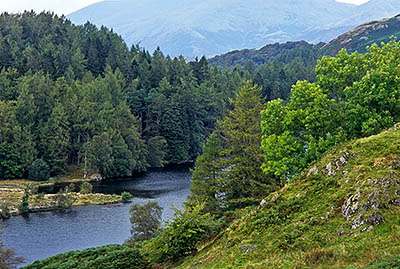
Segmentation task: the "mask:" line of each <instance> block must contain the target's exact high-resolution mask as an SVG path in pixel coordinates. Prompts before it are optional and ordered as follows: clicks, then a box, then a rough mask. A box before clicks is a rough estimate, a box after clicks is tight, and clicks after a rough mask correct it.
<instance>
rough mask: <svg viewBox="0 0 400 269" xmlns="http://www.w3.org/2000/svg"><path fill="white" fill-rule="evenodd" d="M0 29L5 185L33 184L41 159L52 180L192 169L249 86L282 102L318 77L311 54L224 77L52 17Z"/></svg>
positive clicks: (16, 18)
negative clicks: (79, 169) (175, 166)
mask: <svg viewBox="0 0 400 269" xmlns="http://www.w3.org/2000/svg"><path fill="white" fill-rule="evenodd" d="M0 29H1V33H0V68H1V73H0V84H1V87H0V106H1V109H0V121H1V127H0V128H1V133H0V160H1V162H0V163H1V165H0V178H3V179H7V178H21V177H27V176H28V175H29V173H28V172H29V168H30V167H32V164H33V163H34V162H35V160H38V159H40V162H41V163H42V165H48V166H49V169H50V171H51V175H52V176H57V175H60V174H62V173H63V172H64V171H65V169H66V167H68V165H71V164H81V165H83V164H84V167H85V169H84V170H85V171H84V172H85V173H90V172H99V173H100V174H101V175H103V176H104V177H106V178H113V177H125V176H130V175H132V173H136V172H141V171H145V170H146V169H147V168H148V167H161V166H163V165H164V164H166V163H182V162H187V161H192V160H194V159H195V158H196V157H197V156H198V155H199V154H200V153H201V150H202V149H201V148H202V145H203V144H204V142H205V139H206V138H207V137H208V136H209V135H210V133H212V131H213V130H214V129H215V126H216V122H217V120H219V119H222V118H223V116H225V115H226V112H227V110H228V109H229V108H230V104H229V102H228V100H229V98H233V97H234V96H235V93H236V92H237V90H238V89H239V88H240V85H241V84H242V81H243V80H245V79H246V80H247V79H253V80H254V81H255V82H256V83H258V84H259V85H260V86H262V88H263V93H262V94H263V95H264V96H267V98H269V99H272V98H277V97H280V98H283V99H286V98H287V96H288V94H289V91H290V86H291V84H293V83H294V82H295V81H296V80H297V79H310V80H312V79H313V77H314V71H313V67H312V66H313V64H312V63H313V62H315V61H316V60H315V58H314V57H312V56H310V54H307V55H306V56H304V55H303V54H302V53H298V55H291V54H286V56H285V55H284V56H282V57H281V58H280V59H279V60H275V61H274V62H271V63H267V64H265V65H261V66H257V67H256V66H255V65H254V64H252V63H248V64H246V65H245V66H244V67H243V68H241V67H240V66H237V67H236V68H233V69H230V70H227V71H221V70H220V69H219V68H217V67H209V66H208V63H207V60H206V58H204V57H202V58H201V59H200V60H198V59H196V60H194V61H191V62H187V61H186V60H185V59H184V58H183V57H180V58H170V57H168V56H164V55H163V53H162V52H161V50H159V49H157V50H156V51H154V53H153V54H150V53H149V52H147V51H145V50H144V49H141V48H139V47H138V46H133V47H132V48H130V49H128V48H127V46H126V45H125V43H124V42H123V41H122V39H121V37H120V36H118V35H117V34H115V33H113V31H112V30H108V29H107V28H105V27H102V28H100V29H97V28H96V27H95V26H94V25H92V24H90V23H86V24H85V25H83V26H74V25H72V24H71V23H70V21H68V20H66V19H65V18H63V17H58V16H57V15H53V14H49V13H41V14H35V13H34V12H25V13H23V14H19V15H10V14H7V13H4V14H2V15H1V16H0ZM289 78H290V79H289ZM43 161H44V162H45V164H43ZM38 162H39V161H38ZM35 165H36V166H37V163H35ZM32 169H34V167H32Z"/></svg>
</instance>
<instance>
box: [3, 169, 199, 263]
mask: <svg viewBox="0 0 400 269" xmlns="http://www.w3.org/2000/svg"><path fill="white" fill-rule="evenodd" d="M189 168H190V166H188V165H185V166H179V167H167V168H165V169H153V170H150V171H149V172H147V173H146V174H143V175H138V176H135V177H133V178H131V179H123V180H110V181H104V182H94V184H93V185H94V186H93V187H94V190H95V191H96V192H101V193H109V194H111V193H118V194H120V193H121V192H123V191H128V192H130V193H132V194H133V195H134V197H135V198H134V200H133V202H137V203H145V202H146V201H148V200H149V199H151V200H153V199H154V200H156V201H157V202H158V203H159V204H160V206H161V207H162V208H163V209H164V211H163V215H162V218H163V220H164V221H166V220H168V219H170V218H171V216H173V213H174V211H173V210H172V209H171V205H175V206H178V207H179V206H181V205H182V204H183V203H184V202H185V201H186V197H187V196H188V195H189V193H190V191H189V188H190V184H191V182H190V177H191V173H190V171H189ZM130 206H131V203H127V204H113V205H104V206H85V207H78V208H73V209H70V210H64V211H51V212H41V213H34V214H30V215H29V216H28V217H22V216H17V217H12V218H10V219H8V220H6V221H3V234H2V235H1V237H2V241H3V243H4V245H5V246H6V247H8V248H12V249H14V250H15V251H16V252H17V254H18V255H19V256H22V257H24V258H26V264H28V263H32V262H33V261H35V260H38V259H45V258H47V257H49V256H53V255H56V254H59V253H64V252H67V251H71V250H82V249H85V248H91V247H98V246H103V245H108V244H121V243H123V242H124V241H125V240H126V239H128V238H129V235H130V222H129V208H130Z"/></svg>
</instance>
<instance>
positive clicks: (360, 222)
mask: <svg viewBox="0 0 400 269" xmlns="http://www.w3.org/2000/svg"><path fill="white" fill-rule="evenodd" d="M363 224H364V220H363V215H360V216H358V217H357V218H356V219H355V220H354V221H353V223H352V224H351V229H352V230H355V229H357V228H359V227H361V226H362V225H363Z"/></svg>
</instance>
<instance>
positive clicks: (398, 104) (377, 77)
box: [189, 41, 400, 216]
mask: <svg viewBox="0 0 400 269" xmlns="http://www.w3.org/2000/svg"><path fill="white" fill-rule="evenodd" d="M399 64H400V42H395V41H391V42H389V43H388V44H382V46H378V45H373V46H372V47H370V48H368V53H366V54H360V53H357V52H356V53H353V54H348V53H347V52H346V51H345V50H342V51H341V52H340V53H339V54H338V55H337V56H336V57H323V58H322V59H321V60H320V61H319V63H318V65H317V67H316V81H315V82H313V83H311V82H308V81H299V82H297V84H296V85H294V86H293V87H292V89H291V93H290V98H289V99H288V100H287V101H286V102H284V101H283V100H282V99H276V100H272V101H269V102H267V103H265V102H264V100H263V97H262V94H261V89H260V88H257V87H254V86H252V85H251V84H247V85H245V86H244V87H242V89H241V90H240V92H239V93H238V94H237V97H236V100H235V101H233V103H232V105H233V107H234V108H233V110H232V111H230V112H229V114H228V115H227V116H226V117H225V118H224V119H223V120H221V121H219V122H218V124H217V128H216V130H215V131H214V132H213V134H212V135H211V136H210V137H209V139H208V140H207V142H206V144H205V146H204V151H203V154H202V155H201V156H200V157H199V158H198V160H197V162H196V166H195V169H194V172H193V178H192V182H193V184H192V187H191V191H192V194H191V196H190V199H189V200H190V203H196V202H202V203H205V204H206V207H205V208H206V210H207V211H208V212H212V213H214V214H215V215H217V216H218V215H219V216H220V214H222V213H224V212H226V211H229V210H232V209H236V208H238V207H244V206H247V205H250V204H257V203H258V202H259V201H260V200H261V199H262V198H264V197H266V196H267V195H268V194H269V193H270V192H271V191H274V190H276V189H277V188H279V187H281V186H283V185H284V184H286V183H287V182H288V181H289V180H292V179H294V178H296V177H297V176H299V175H300V174H301V173H302V172H303V171H304V170H305V169H306V168H307V167H309V166H310V164H312V163H313V162H315V161H316V160H317V159H318V158H320V157H321V156H322V154H324V153H326V152H327V151H328V150H329V149H331V148H332V147H334V146H335V145H338V144H340V143H343V142H345V141H348V140H352V139H355V138H360V137H366V136H370V135H374V134H377V133H379V132H381V131H382V130H384V129H385V128H389V127H391V126H393V125H394V124H395V123H397V122H399V121H400V79H399V78H400V69H399V68H398V66H399Z"/></svg>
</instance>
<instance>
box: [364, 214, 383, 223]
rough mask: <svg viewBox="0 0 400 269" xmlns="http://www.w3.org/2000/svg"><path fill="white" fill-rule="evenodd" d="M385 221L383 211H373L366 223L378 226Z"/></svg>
mask: <svg viewBox="0 0 400 269" xmlns="http://www.w3.org/2000/svg"><path fill="white" fill-rule="evenodd" d="M384 221H385V217H384V216H383V215H382V213H381V212H373V213H371V215H369V216H368V218H367V219H366V220H365V223H367V224H369V225H372V226H377V225H379V224H381V223H383V222H384Z"/></svg>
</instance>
